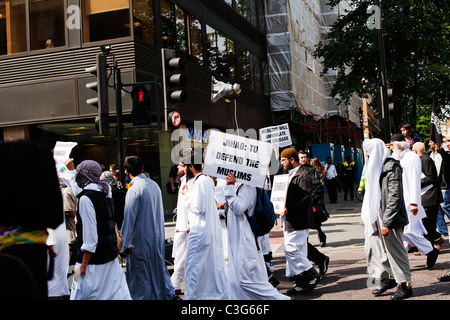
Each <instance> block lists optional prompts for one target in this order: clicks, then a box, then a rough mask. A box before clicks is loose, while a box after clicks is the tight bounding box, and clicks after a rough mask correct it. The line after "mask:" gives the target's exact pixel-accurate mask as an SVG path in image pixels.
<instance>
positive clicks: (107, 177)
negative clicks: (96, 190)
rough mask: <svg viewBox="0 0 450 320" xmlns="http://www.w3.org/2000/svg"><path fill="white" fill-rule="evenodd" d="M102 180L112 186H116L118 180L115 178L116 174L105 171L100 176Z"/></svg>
mask: <svg viewBox="0 0 450 320" xmlns="http://www.w3.org/2000/svg"><path fill="white" fill-rule="evenodd" d="M100 180H101V181H105V182H106V183H108V184H109V185H110V186H112V185H114V184H116V178H114V174H113V173H112V172H111V171H103V172H102V174H101V175H100Z"/></svg>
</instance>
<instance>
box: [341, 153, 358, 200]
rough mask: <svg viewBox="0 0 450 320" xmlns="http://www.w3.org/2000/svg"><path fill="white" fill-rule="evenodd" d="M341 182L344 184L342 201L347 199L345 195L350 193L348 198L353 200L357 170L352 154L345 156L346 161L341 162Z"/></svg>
mask: <svg viewBox="0 0 450 320" xmlns="http://www.w3.org/2000/svg"><path fill="white" fill-rule="evenodd" d="M343 166H344V168H343V172H342V179H343V181H342V183H343V186H344V201H347V195H348V194H349V193H350V199H351V200H352V201H353V198H354V195H355V194H354V188H355V173H356V171H357V168H356V162H355V161H352V156H350V155H349V156H347V161H345V162H344V163H343Z"/></svg>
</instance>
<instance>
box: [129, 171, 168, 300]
mask: <svg viewBox="0 0 450 320" xmlns="http://www.w3.org/2000/svg"><path fill="white" fill-rule="evenodd" d="M121 232H122V235H123V246H122V251H125V250H126V249H127V248H130V249H131V248H133V249H132V253H131V254H130V256H129V257H128V258H127V283H128V287H129V288H130V293H131V296H132V298H133V300H171V299H172V298H173V296H174V294H175V290H174V288H173V286H172V282H171V281H170V274H169V272H168V270H167V268H166V265H165V230H164V209H163V201H162V196H161V189H160V188H159V186H158V184H157V183H156V182H155V181H153V180H151V179H149V178H147V177H146V176H145V175H144V174H143V173H141V174H140V175H138V176H136V177H134V178H133V180H132V181H131V187H130V189H129V190H128V192H127V195H126V197H125V210H124V220H123V224H122V228H121Z"/></svg>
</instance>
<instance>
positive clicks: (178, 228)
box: [170, 176, 192, 290]
mask: <svg viewBox="0 0 450 320" xmlns="http://www.w3.org/2000/svg"><path fill="white" fill-rule="evenodd" d="M180 180H181V183H180V188H179V190H178V199H177V223H176V225H175V232H174V235H173V247H172V257H173V258H174V265H173V274H172V276H171V277H170V280H171V281H172V285H173V287H174V289H175V290H177V289H180V284H181V280H182V279H183V277H184V264H185V262H186V248H187V240H188V233H187V228H188V222H187V213H186V208H185V198H186V195H184V194H183V193H182V192H181V191H182V190H183V188H184V186H185V185H188V188H189V186H191V187H192V182H191V181H188V182H186V176H183V177H181V179H180ZM191 180H192V179H191Z"/></svg>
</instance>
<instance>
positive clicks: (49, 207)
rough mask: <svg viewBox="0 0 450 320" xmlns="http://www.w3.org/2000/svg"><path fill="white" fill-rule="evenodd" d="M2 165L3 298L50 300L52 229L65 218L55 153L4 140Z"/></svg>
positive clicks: (0, 266)
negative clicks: (50, 236) (48, 244)
mask: <svg viewBox="0 0 450 320" xmlns="http://www.w3.org/2000/svg"><path fill="white" fill-rule="evenodd" d="M31 163H32V167H34V168H38V170H34V171H33V176H32V179H30V173H29V170H27V168H30V164H31ZM0 168H1V169H0V171H1V176H2V179H3V181H5V183H1V184H0V255H1V259H2V260H1V262H0V275H1V280H0V283H1V288H2V290H0V299H25V298H32V299H47V298H48V289H47V280H48V278H51V277H52V275H53V272H52V270H51V267H52V265H51V264H50V265H48V263H47V259H48V253H47V251H48V247H47V245H46V240H47V237H48V233H47V228H52V229H56V228H57V227H58V226H59V225H60V224H61V223H63V222H64V215H63V210H64V209H63V201H62V195H61V190H60V188H59V180H58V176H57V172H56V165H55V160H54V158H53V154H52V152H51V150H50V149H48V148H45V147H43V146H42V145H40V144H38V143H35V142H32V141H25V140H20V141H13V142H0ZM6 182H7V183H6ZM24 199H26V201H24ZM51 261H52V259H51V258H50V263H51ZM23 276H26V277H27V279H29V280H30V281H24V279H25V278H22V277H23Z"/></svg>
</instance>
